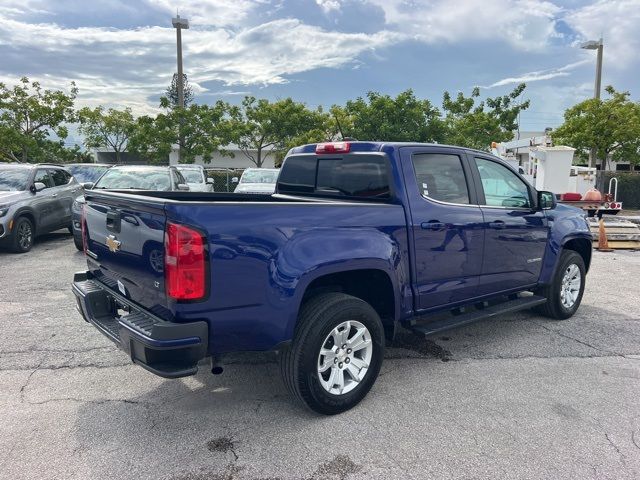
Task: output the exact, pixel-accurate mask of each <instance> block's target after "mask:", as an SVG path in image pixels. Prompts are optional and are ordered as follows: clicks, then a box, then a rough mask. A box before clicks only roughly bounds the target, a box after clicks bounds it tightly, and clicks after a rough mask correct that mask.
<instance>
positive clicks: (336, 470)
mask: <svg viewBox="0 0 640 480" xmlns="http://www.w3.org/2000/svg"><path fill="white" fill-rule="evenodd" d="M361 469H362V467H361V466H360V465H357V464H355V463H354V462H353V461H352V460H351V459H350V458H349V457H347V456H346V455H337V456H336V457H335V458H334V459H333V460H331V461H330V462H326V463H323V464H321V465H319V466H318V469H317V470H316V471H315V473H314V474H313V475H312V476H311V479H310V480H316V479H317V480H320V479H327V480H328V479H339V480H346V479H347V477H348V476H349V475H352V474H354V473H358V472H359V471H360V470H361Z"/></svg>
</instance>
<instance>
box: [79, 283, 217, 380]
mask: <svg viewBox="0 0 640 480" xmlns="http://www.w3.org/2000/svg"><path fill="white" fill-rule="evenodd" d="M72 290H73V293H74V294H75V296H76V306H77V308H78V311H79V312H80V314H81V315H82V317H83V318H84V319H85V320H86V321H87V322H89V323H91V324H93V325H94V326H95V327H96V328H97V329H98V330H99V331H100V332H101V333H102V334H104V335H105V336H106V337H108V338H109V339H110V340H112V341H113V342H114V343H115V344H116V345H117V346H118V347H119V348H120V349H121V350H123V351H125V352H126V353H127V354H128V355H129V356H130V358H131V361H132V362H133V363H136V364H138V365H140V366H141V367H143V368H145V369H146V370H148V371H150V372H152V373H155V374H156V375H159V376H161V377H165V378H179V377H186V376H189V375H194V374H195V373H196V372H197V371H198V362H199V361H200V360H202V359H203V358H205V357H206V356H207V350H208V348H207V347H208V338H209V328H208V325H207V323H206V322H190V323H174V322H167V321H165V320H162V319H160V318H158V317H156V316H155V315H153V314H152V313H150V312H147V311H146V310H143V309H141V308H140V307H139V306H137V305H135V304H134V303H132V302H130V301H129V300H127V299H126V298H124V297H123V296H122V295H120V294H118V293H117V292H114V291H113V290H111V289H109V288H108V287H107V286H105V285H104V284H102V283H100V282H98V281H96V280H94V279H92V278H91V276H90V275H89V274H88V272H80V273H76V274H75V275H74V277H73V286H72ZM123 311H126V312H127V314H126V315H120V314H119V313H123Z"/></svg>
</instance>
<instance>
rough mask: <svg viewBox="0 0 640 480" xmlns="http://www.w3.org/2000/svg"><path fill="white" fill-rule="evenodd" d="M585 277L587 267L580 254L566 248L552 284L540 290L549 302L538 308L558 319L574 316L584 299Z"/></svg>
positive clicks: (540, 293)
mask: <svg viewBox="0 0 640 480" xmlns="http://www.w3.org/2000/svg"><path fill="white" fill-rule="evenodd" d="M585 278H586V269H585V266H584V260H583V259H582V257H581V256H580V254H578V253H577V252H574V251H573V250H564V251H563V252H562V254H561V255H560V260H559V261H558V268H557V269H556V271H555V273H554V275H553V280H552V282H551V284H550V285H547V286H545V287H543V288H541V289H540V290H539V291H538V294H539V295H542V296H544V297H546V298H547V303H545V304H542V305H541V306H539V307H537V308H536V310H537V311H538V312H539V313H541V314H543V315H544V316H546V317H549V318H553V319H556V320H564V319H567V318H569V317H571V316H573V314H574V313H576V310H578V307H579V306H580V302H581V301H582V294H583V293H584V285H585Z"/></svg>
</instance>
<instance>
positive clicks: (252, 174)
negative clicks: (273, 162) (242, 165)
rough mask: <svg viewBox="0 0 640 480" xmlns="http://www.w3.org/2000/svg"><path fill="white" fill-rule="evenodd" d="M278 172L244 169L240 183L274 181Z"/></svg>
mask: <svg viewBox="0 0 640 480" xmlns="http://www.w3.org/2000/svg"><path fill="white" fill-rule="evenodd" d="M276 180H278V172H277V171H274V170H246V171H245V172H244V173H243V174H242V177H241V178H240V183H276Z"/></svg>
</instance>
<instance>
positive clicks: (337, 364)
mask: <svg viewBox="0 0 640 480" xmlns="http://www.w3.org/2000/svg"><path fill="white" fill-rule="evenodd" d="M383 355H384V330H383V327H382V322H381V321H380V317H379V316H378V314H377V313H376V311H375V310H374V309H373V308H372V307H371V306H370V305H369V304H368V303H366V302H365V301H363V300H361V299H359V298H356V297H352V296H350V295H345V294H343V293H328V294H323V295H318V296H316V297H314V298H312V299H311V300H310V301H308V302H306V303H305V305H304V306H303V307H302V310H301V312H300V317H299V319H298V325H297V328H296V332H295V335H294V339H293V342H292V344H291V346H290V347H288V348H287V349H286V350H285V351H283V352H282V354H281V357H280V369H281V372H282V376H283V379H284V382H285V384H286V385H287V388H288V389H289V391H290V392H291V393H292V394H293V395H294V396H295V397H297V398H298V399H299V400H300V401H301V402H303V403H304V404H305V405H306V406H307V407H309V408H310V409H311V410H313V411H315V412H318V413H321V414H324V415H334V414H337V413H341V412H344V411H346V410H349V409H350V408H352V407H354V406H355V405H357V404H358V403H359V402H360V401H361V400H362V399H363V398H364V397H365V396H366V395H367V393H368V392H369V390H370V389H371V387H372V386H373V384H374V383H375V381H376V378H377V377H378V373H379V372H380V367H381V366H382V358H383Z"/></svg>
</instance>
